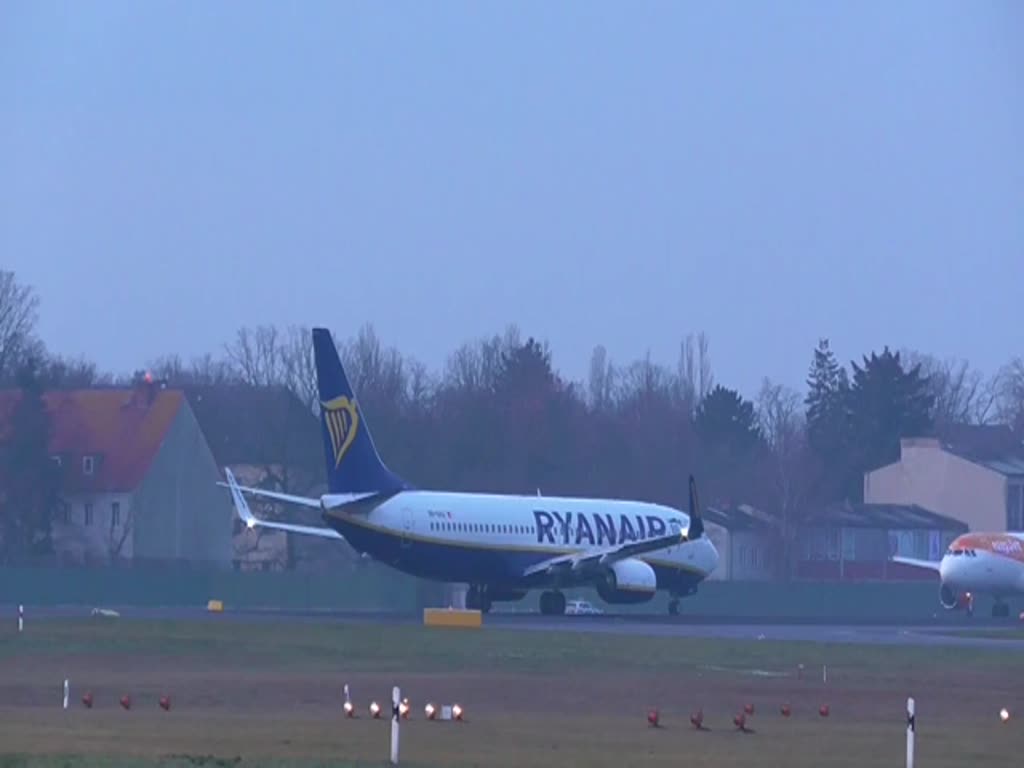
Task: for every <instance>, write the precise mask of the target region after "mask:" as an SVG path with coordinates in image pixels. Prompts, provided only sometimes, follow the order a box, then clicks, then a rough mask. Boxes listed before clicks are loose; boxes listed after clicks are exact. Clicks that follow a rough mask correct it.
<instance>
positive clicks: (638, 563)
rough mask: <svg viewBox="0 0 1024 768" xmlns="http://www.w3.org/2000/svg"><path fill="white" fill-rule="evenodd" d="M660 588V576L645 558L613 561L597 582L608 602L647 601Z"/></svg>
mask: <svg viewBox="0 0 1024 768" xmlns="http://www.w3.org/2000/svg"><path fill="white" fill-rule="evenodd" d="M657 589H658V578H657V576H656V575H655V573H654V569H653V568H651V566H649V565H648V564H647V563H645V562H644V561H643V560H637V559H636V558H632V557H631V558H628V559H626V560H619V561H618V562H616V563H612V566H611V568H609V569H608V570H607V571H606V573H605V576H604V578H603V579H601V580H600V581H598V583H597V594H598V595H600V596H601V599H602V600H604V601H605V602H606V603H611V604H613V605H614V604H619V605H622V604H625V603H646V602H647V601H648V600H650V599H651V598H653V597H654V594H655V592H656V591H657Z"/></svg>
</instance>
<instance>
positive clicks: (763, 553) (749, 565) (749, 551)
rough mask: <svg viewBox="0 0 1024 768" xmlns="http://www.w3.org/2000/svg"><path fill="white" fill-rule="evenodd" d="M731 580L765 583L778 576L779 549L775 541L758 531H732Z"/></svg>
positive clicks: (730, 553) (730, 537) (730, 536)
mask: <svg viewBox="0 0 1024 768" xmlns="http://www.w3.org/2000/svg"><path fill="white" fill-rule="evenodd" d="M729 539H730V542H729V545H730V552H729V560H730V562H731V563H732V567H731V569H730V573H729V578H731V579H735V580H736V581H764V580H766V579H772V578H774V577H775V575H776V569H777V567H778V565H779V548H778V545H777V543H776V542H775V540H774V539H772V538H771V537H769V536H766V535H765V534H763V533H759V532H758V531H748V530H740V531H732V532H731V533H730V535H729Z"/></svg>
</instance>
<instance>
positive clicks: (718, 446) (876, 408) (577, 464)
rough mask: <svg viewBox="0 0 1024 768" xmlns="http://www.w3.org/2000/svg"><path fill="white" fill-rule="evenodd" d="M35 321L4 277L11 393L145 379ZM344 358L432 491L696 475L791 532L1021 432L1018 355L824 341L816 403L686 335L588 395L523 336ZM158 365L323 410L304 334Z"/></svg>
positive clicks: (418, 478) (378, 432) (604, 372)
mask: <svg viewBox="0 0 1024 768" xmlns="http://www.w3.org/2000/svg"><path fill="white" fill-rule="evenodd" d="M37 311H38V299H37V297H36V296H35V294H34V292H33V291H32V290H31V289H29V288H26V287H25V286H21V285H19V284H18V282H17V281H16V279H15V276H14V275H13V274H11V273H9V272H0V386H4V387H11V386H16V387H20V388H23V389H24V390H25V391H26V392H33V393H37V392H41V391H42V390H43V389H45V388H70V387H81V386H93V385H97V384H115V383H126V382H128V381H130V380H132V379H133V378H134V377H135V376H137V375H138V374H139V372H138V371H136V372H133V373H131V374H127V375H122V376H117V375H114V374H112V373H106V372H102V371H100V370H98V369H97V367H96V366H95V365H94V364H92V363H91V362H89V361H87V360H83V359H65V358H61V357H59V356H55V355H52V354H49V353H48V352H47V350H46V348H45V345H44V344H43V343H42V342H41V340H40V339H39V338H38V337H37V334H36V320H37ZM339 346H340V352H341V354H342V357H343V359H344V361H345V365H346V369H347V370H348V373H349V376H350V378H351V379H352V384H353V386H354V387H355V388H356V391H357V393H358V394H359V397H360V401H361V404H362V408H363V410H364V414H365V417H366V419H367V421H368V422H369V423H370V424H371V425H372V429H373V433H374V437H375V439H376V441H377V444H378V446H379V448H380V450H381V451H382V453H383V454H384V455H385V457H386V460H387V461H388V463H389V464H390V465H391V466H392V467H393V468H394V469H395V470H396V471H398V472H400V473H401V474H403V475H405V476H407V477H408V478H409V479H410V480H411V481H412V482H414V483H417V484H421V485H423V486H427V487H447V488H453V489H473V490H490V491H497V492H527V493H533V492H535V491H536V490H537V489H538V488H539V489H541V490H542V492H544V493H547V494H556V493H569V494H588V495H611V496H629V497H636V498H644V499H648V500H652V501H660V502H664V503H671V504H681V503H685V494H686V482H685V478H686V475H687V474H688V472H690V471H694V472H695V473H697V474H698V476H699V477H700V481H701V485H702V488H703V495H704V497H705V499H706V500H708V501H712V502H719V503H734V502H739V501H748V502H752V503H754V504H756V505H758V506H760V507H762V508H764V509H766V510H768V511H772V512H775V513H777V514H780V515H781V516H782V519H783V520H784V521H785V523H784V525H785V527H786V529H787V531H788V530H792V529H793V528H794V527H795V525H796V524H797V523H799V522H800V521H801V519H802V518H803V517H805V516H806V515H808V514H813V513H814V510H815V509H816V508H817V509H820V506H821V504H822V503H825V502H829V501H835V500H841V499H844V498H849V499H851V500H857V499H859V498H860V494H861V487H862V486H861V484H862V480H861V478H862V476H863V473H864V472H865V471H866V470H868V469H871V468H873V467H877V466H880V465H882V464H885V463H887V462H890V461H892V460H894V459H895V458H897V457H898V452H899V438H900V437H901V436H905V435H921V434H928V433H931V432H933V431H935V430H941V429H942V428H944V427H945V426H948V425H950V424H954V423H974V424H979V423H1005V424H1009V425H1011V426H1012V427H1014V428H1015V429H1018V430H1021V431H1022V432H1024V360H1022V359H1021V358H1015V359H1013V360H1011V361H1010V362H1009V363H1008V364H1007V365H1006V366H1005V368H1004V369H1003V370H1001V371H1000V372H999V373H998V374H997V375H995V376H993V377H991V378H988V379H986V378H985V377H983V376H982V375H981V374H980V373H979V372H977V371H975V370H973V369H971V368H970V366H969V365H968V364H967V363H966V362H962V361H950V362H942V361H939V360H936V359H934V358H932V357H930V356H927V355H923V354H919V353H916V352H913V351H908V350H901V351H895V350H892V349H890V348H888V347H885V348H883V349H882V350H881V351H880V352H878V351H876V352H871V353H870V354H868V355H865V356H863V357H862V358H861V359H860V360H859V361H854V362H851V363H850V365H849V367H847V366H844V365H842V364H841V363H840V362H839V361H838V359H837V358H836V356H835V354H834V352H833V350H832V349H831V347H830V345H829V342H828V341H827V340H822V341H821V342H820V344H819V345H818V347H817V348H816V349H815V350H813V354H812V355H811V361H810V365H809V371H808V377H807V391H806V393H799V392H797V391H795V390H793V389H791V388H788V387H786V386H784V385H781V384H778V383H775V382H772V381H768V380H765V381H764V382H763V385H762V386H761V388H760V391H759V392H758V393H757V395H756V396H755V397H754V398H752V399H751V398H745V397H743V396H742V395H741V394H740V393H739V392H738V391H736V390H735V389H731V388H729V387H727V386H725V385H724V384H722V383H718V382H716V381H715V378H714V375H713V371H712V366H711V357H710V348H709V344H708V339H707V337H706V336H705V335H704V334H698V335H690V336H687V337H685V338H684V339H683V340H682V342H681V345H680V354H679V358H678V360H677V362H676V364H675V365H674V366H665V365H662V364H659V363H657V362H655V361H653V360H651V359H650V357H646V358H643V359H640V360H636V361H634V362H631V363H628V364H617V363H615V362H614V361H612V360H611V359H610V358H609V356H608V354H607V352H606V351H605V349H604V348H602V347H598V348H596V349H595V350H594V352H593V356H592V360H591V365H590V372H589V376H588V378H587V380H586V381H585V382H576V381H570V380H567V379H566V378H565V377H563V376H561V375H560V374H559V372H558V371H557V369H556V368H555V366H554V363H553V361H552V355H551V351H550V349H549V348H548V346H547V344H546V343H544V342H541V341H539V340H537V339H536V338H534V337H527V338H523V336H522V334H520V333H519V331H518V329H517V328H515V327H514V326H513V327H510V328H508V329H507V330H506V331H505V332H504V333H503V334H497V335H493V336H490V337H485V338H481V339H478V340H475V341H470V342H467V343H465V344H463V345H462V346H461V347H459V348H458V349H456V350H455V351H454V352H453V353H452V354H451V355H450V357H449V358H448V360H447V363H446V364H445V365H444V367H443V368H442V370H440V371H430V370H428V369H427V367H426V366H424V365H423V364H421V363H420V362H418V361H416V360H415V359H414V358H412V357H409V356H407V355H403V354H401V353H400V352H399V351H398V350H396V349H394V348H391V347H387V346H385V345H384V344H382V343H381V341H380V339H379V338H378V337H377V336H376V334H375V333H374V331H373V328H372V326H371V325H367V326H364V327H363V328H362V329H361V330H360V331H359V332H358V334H356V335H355V336H354V337H352V338H349V339H346V340H344V341H342V342H341V343H340V345H339ZM146 369H148V370H150V371H151V372H152V373H153V374H154V375H155V376H157V377H160V378H165V379H167V380H168V381H169V383H170V384H171V385H172V386H174V385H185V384H218V383H245V384H250V385H254V386H275V385H280V386H284V387H287V388H288V389H289V390H290V391H292V392H293V393H294V394H295V395H296V396H297V397H298V398H299V399H300V400H301V401H302V402H303V403H304V404H305V405H307V406H308V407H309V408H310V409H311V410H314V411H315V409H316V408H317V397H316V384H315V375H314V366H313V360H312V345H311V343H310V334H309V331H308V329H306V328H298V327H292V328H288V329H284V330H282V329H279V328H276V327H274V326H258V327H253V328H242V329H241V330H239V331H238V333H237V335H236V337H235V338H234V339H233V340H232V341H230V342H229V343H227V344H226V345H225V346H224V348H223V350H222V352H221V353H220V354H209V355H206V356H203V357H201V358H198V359H195V360H193V361H191V362H188V363H186V362H183V361H182V360H181V359H180V357H178V356H177V355H168V356H164V357H161V358H158V359H154V360H151V361H148V364H147V366H146ZM19 408H20V409H22V410H24V411H25V414H21V411H19V414H21V415H19V416H17V417H15V418H14V419H13V420H10V421H9V423H8V427H7V430H8V431H7V434H6V436H5V437H4V441H3V454H2V457H0V462H2V463H0V473H2V474H0V476H2V477H5V478H11V477H14V476H19V477H23V478H26V480H25V481H24V482H22V483H19V484H12V483H11V482H10V481H9V480H7V481H5V483H6V488H5V497H3V501H2V502H0V504H2V508H0V516H2V520H3V536H4V542H5V548H7V547H10V546H18V547H19V548H20V547H23V546H26V545H27V542H26V541H25V540H24V537H21V538H19V534H18V524H17V523H16V522H15V520H16V519H17V518H18V515H16V514H14V512H13V510H14V509H17V508H19V505H20V506H24V505H25V504H26V503H28V502H29V501H30V498H29V497H30V496H31V494H33V493H37V491H36V490H33V489H36V488H38V487H39V483H41V482H43V480H44V478H43V477H42V475H39V476H38V477H37V476H35V475H33V474H32V473H31V472H28V473H26V472H25V471H24V470H25V466H26V462H28V464H31V465H32V466H35V465H36V464H38V465H39V466H40V467H41V466H42V464H41V462H39V461H38V459H39V457H40V456H41V455H42V453H43V452H45V440H43V439H42V438H41V437H40V436H39V435H40V434H42V433H43V432H42V431H45V429H46V428H47V427H46V417H45V413H41V401H39V400H38V398H37V397H36V396H35V395H33V397H30V398H24V399H23V400H22V404H21V405H20V406H19ZM33 414H34V415H33ZM30 416H31V418H30ZM41 430H42V431H41ZM30 452H31V453H32V455H33V456H35V457H36V461H35V464H33V463H32V461H31V460H30V459H29V458H27V456H28V454H29V453H30ZM19 462H20V463H19ZM317 469H318V470H319V471H321V472H322V469H320V468H317ZM40 471H42V470H40ZM28 478H32V479H28ZM47 498H49V497H47ZM33 503H34V504H35V505H36V506H38V505H39V504H42V503H43V502H39V501H38V499H37V500H36V501H35V502H33ZM47 503H48V502H47ZM29 527H30V528H35V526H29ZM788 538H789V537H788V536H787V539H788ZM43 544H45V542H39V545H40V546H42V545H43ZM22 551H23V550H22Z"/></svg>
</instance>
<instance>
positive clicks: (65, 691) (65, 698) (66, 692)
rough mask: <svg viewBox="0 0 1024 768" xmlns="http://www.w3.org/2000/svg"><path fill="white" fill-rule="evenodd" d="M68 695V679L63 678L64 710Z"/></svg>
mask: <svg viewBox="0 0 1024 768" xmlns="http://www.w3.org/2000/svg"><path fill="white" fill-rule="evenodd" d="M68 693H69V688H68V679H67V678H66V677H65V678H64V709H67V708H68Z"/></svg>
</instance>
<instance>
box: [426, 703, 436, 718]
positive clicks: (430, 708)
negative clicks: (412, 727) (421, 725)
mask: <svg viewBox="0 0 1024 768" xmlns="http://www.w3.org/2000/svg"><path fill="white" fill-rule="evenodd" d="M423 711H424V713H426V715H427V719H428V720H433V719H434V716H435V715H436V714H437V711H436V710H435V709H434V705H433V704H427V706H425V707H424V708H423Z"/></svg>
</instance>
